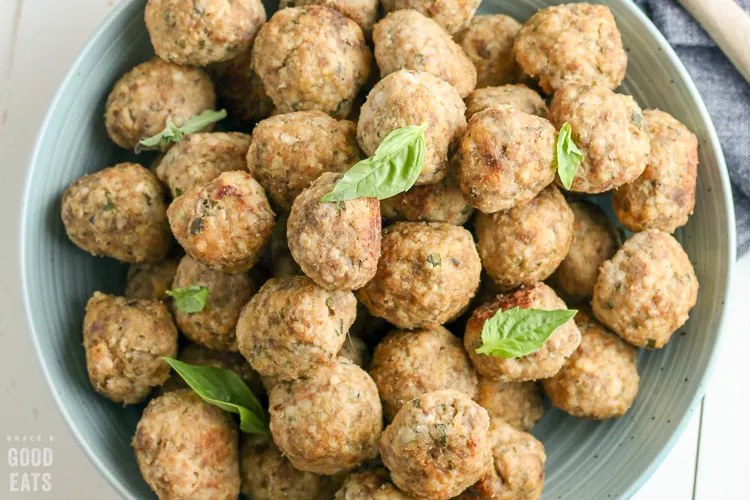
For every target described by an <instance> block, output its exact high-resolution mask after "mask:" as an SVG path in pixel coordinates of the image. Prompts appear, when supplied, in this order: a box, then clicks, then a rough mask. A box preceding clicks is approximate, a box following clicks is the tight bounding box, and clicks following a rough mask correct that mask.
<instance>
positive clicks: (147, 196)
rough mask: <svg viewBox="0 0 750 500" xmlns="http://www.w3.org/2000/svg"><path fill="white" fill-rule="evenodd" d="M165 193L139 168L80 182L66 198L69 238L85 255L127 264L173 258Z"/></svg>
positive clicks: (124, 166) (127, 166) (108, 171)
mask: <svg viewBox="0 0 750 500" xmlns="http://www.w3.org/2000/svg"><path fill="white" fill-rule="evenodd" d="M164 195H165V193H164V188H163V187H162V185H161V183H160V182H159V179H157V178H156V176H155V175H154V174H152V173H151V172H150V171H149V170H148V169H146V168H144V167H142V166H140V165H138V164H136V163H118V164H117V165H115V166H113V167H109V168H105V169H104V170H100V171H98V172H95V173H93V174H89V175H85V176H83V177H81V178H80V179H78V180H76V181H74V182H73V183H72V184H71V185H70V186H68V187H67V189H65V191H64V192H63V195H62V209H61V216H62V221H63V224H64V225H65V232H66V233H67V234H68V238H70V240H71V241H72V242H73V243H75V244H76V246H78V248H80V249H81V250H84V251H86V252H89V253H90V254H93V255H101V256H105V257H112V258H114V259H117V260H120V261H123V262H155V261H160V260H163V259H164V258H165V257H166V256H167V253H168V252H169V247H170V245H171V243H172V236H171V235H170V234H169V224H168V223H167V212H166V211H167V206H166V204H165V203H164Z"/></svg>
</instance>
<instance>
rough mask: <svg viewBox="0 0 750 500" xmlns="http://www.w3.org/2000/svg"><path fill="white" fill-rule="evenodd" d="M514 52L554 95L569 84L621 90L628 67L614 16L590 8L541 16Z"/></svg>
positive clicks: (564, 8)
mask: <svg viewBox="0 0 750 500" xmlns="http://www.w3.org/2000/svg"><path fill="white" fill-rule="evenodd" d="M514 52H515V54H516V60H517V61H518V63H519V64H520V65H521V69H523V71H524V72H525V73H526V74H527V75H530V76H531V77H533V78H537V79H539V85H540V86H541V87H542V89H543V90H544V91H545V92H547V93H548V94H552V93H553V92H554V91H555V90H557V89H559V88H561V87H562V86H563V85H565V84H568V83H574V84H576V85H599V86H601V87H602V88H608V89H615V88H617V87H618V86H619V85H620V83H622V80H623V79H624V78H625V70H626V68H627V65H628V56H627V54H626V53H625V50H624V49H623V48H622V39H621V37H620V30H618V29H617V24H615V18H614V16H613V15H612V11H610V10H609V7H607V6H605V5H591V4H588V3H572V4H567V5H557V6H552V7H548V8H546V9H542V10H540V11H539V12H537V13H536V14H534V15H533V16H531V19H529V20H528V21H526V23H525V24H524V25H523V27H522V28H521V30H520V31H519V32H518V35H517V36H516V41H515V46H514Z"/></svg>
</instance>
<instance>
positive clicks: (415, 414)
mask: <svg viewBox="0 0 750 500" xmlns="http://www.w3.org/2000/svg"><path fill="white" fill-rule="evenodd" d="M489 426H490V418H489V416H488V415H487V411H486V410H485V409H484V408H482V407H481V406H479V405H478V404H476V403H475V402H474V401H472V400H471V399H470V398H469V397H468V396H466V395H465V394H463V393H461V392H458V391H453V390H442V391H434V392H428V393H426V394H423V395H422V396H420V397H418V398H415V399H413V400H411V401H410V402H408V403H407V404H405V405H404V406H403V407H401V410H399V412H398V413H397V414H396V418H394V419H393V422H392V423H391V425H389V426H388V427H387V428H386V429H385V431H384V432H383V436H382V437H381V439H380V457H381V459H382V460H383V464H385V466H386V467H387V468H388V469H389V470H390V472H391V480H392V481H393V483H394V484H395V485H396V486H398V487H399V488H400V489H401V490H403V491H404V492H406V493H409V494H412V495H414V496H416V497H418V498H430V499H435V500H440V499H447V498H452V497H454V496H456V495H458V494H459V493H461V492H462V491H464V490H465V489H466V488H468V487H469V486H471V485H472V484H474V483H475V482H477V481H478V480H479V479H480V478H481V477H482V476H484V475H485V474H486V473H487V470H488V466H489V463H490V461H491V448H490V435H489Z"/></svg>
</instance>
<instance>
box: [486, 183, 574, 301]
mask: <svg viewBox="0 0 750 500" xmlns="http://www.w3.org/2000/svg"><path fill="white" fill-rule="evenodd" d="M573 225H574V216H573V211H572V210H571V209H570V207H569V206H568V203H567V202H566V201H565V198H563V196H562V194H560V191H558V189H557V188H556V187H555V186H548V187H547V188H546V189H544V190H543V191H542V192H541V193H539V195H538V196H537V197H536V198H534V199H533V200H531V201H530V202H528V203H524V204H522V205H519V206H517V207H514V208H511V209H510V210H506V211H504V212H497V213H494V214H484V213H480V214H479V216H478V217H477V219H476V228H475V231H476V235H477V248H478V249H479V255H480V257H481V258H482V265H483V266H484V269H485V271H487V274H489V275H490V277H491V278H492V279H493V280H494V281H495V284H496V285H497V286H498V288H499V289H500V290H511V289H513V288H516V287H518V286H520V285H533V284H534V283H536V282H538V281H542V280H545V279H547V278H548V277H549V276H550V275H551V274H552V273H553V272H554V271H555V269H557V266H559V265H560V262H562V261H563V259H564V258H565V256H566V255H567V254H568V249H569V248H570V245H571V243H572V241H573Z"/></svg>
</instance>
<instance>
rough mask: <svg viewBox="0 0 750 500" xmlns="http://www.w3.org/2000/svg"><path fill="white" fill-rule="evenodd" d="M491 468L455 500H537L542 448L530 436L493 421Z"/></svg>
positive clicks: (540, 487) (543, 455)
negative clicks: (489, 499)
mask: <svg viewBox="0 0 750 500" xmlns="http://www.w3.org/2000/svg"><path fill="white" fill-rule="evenodd" d="M490 440H491V441H492V458H493V465H494V467H492V469H491V471H490V473H489V474H487V475H486V476H485V477H484V478H482V480H481V481H479V482H477V483H476V484H475V485H473V486H472V487H471V488H469V489H468V490H467V491H466V492H465V493H464V494H463V495H462V496H460V497H459V498H458V500H474V499H477V500H479V499H487V498H492V499H499V500H538V499H539V498H541V496H542V490H543V489H544V463H545V462H546V461H547V454H546V453H545V452H544V445H542V443H541V442H540V441H538V440H537V439H536V438H534V436H532V435H531V434H528V433H526V432H520V431H518V430H516V429H514V428H513V427H512V426H511V425H509V424H508V423H506V422H504V421H502V420H500V419H496V418H493V419H492V423H491V424H490Z"/></svg>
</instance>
